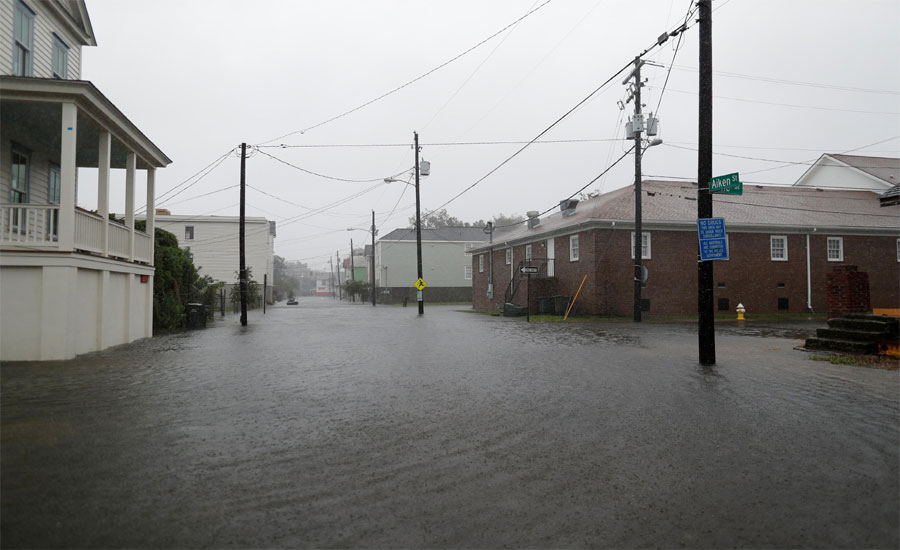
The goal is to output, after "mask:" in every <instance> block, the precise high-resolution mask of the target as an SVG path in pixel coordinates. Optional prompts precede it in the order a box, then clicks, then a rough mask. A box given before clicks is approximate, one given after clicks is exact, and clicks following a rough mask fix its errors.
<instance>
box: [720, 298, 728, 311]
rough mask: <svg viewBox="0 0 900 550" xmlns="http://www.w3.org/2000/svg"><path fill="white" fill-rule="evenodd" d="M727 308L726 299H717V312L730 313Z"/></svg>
mask: <svg viewBox="0 0 900 550" xmlns="http://www.w3.org/2000/svg"><path fill="white" fill-rule="evenodd" d="M730 310H731V308H730V307H728V298H719V311H730Z"/></svg>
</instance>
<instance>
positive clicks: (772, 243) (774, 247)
mask: <svg viewBox="0 0 900 550" xmlns="http://www.w3.org/2000/svg"><path fill="white" fill-rule="evenodd" d="M769 250H770V253H771V258H772V261H775V262H786V261H787V259H788V249H787V237H786V236H784V235H771V236H770V237H769Z"/></svg>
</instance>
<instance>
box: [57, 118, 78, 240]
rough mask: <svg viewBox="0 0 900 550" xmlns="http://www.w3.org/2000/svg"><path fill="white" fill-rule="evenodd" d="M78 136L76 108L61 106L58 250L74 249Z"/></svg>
mask: <svg viewBox="0 0 900 550" xmlns="http://www.w3.org/2000/svg"><path fill="white" fill-rule="evenodd" d="M77 136H78V107H76V106H75V104H74V103H63V104H62V130H61V139H60V152H59V175H60V180H61V181H60V190H59V228H58V230H57V233H58V235H59V236H58V241H57V242H58V243H59V249H60V250H66V251H71V250H73V249H74V248H75V175H76V170H77V169H76V167H75V150H76V145H77V139H76V138H77Z"/></svg>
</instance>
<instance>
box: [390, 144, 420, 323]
mask: <svg viewBox="0 0 900 550" xmlns="http://www.w3.org/2000/svg"><path fill="white" fill-rule="evenodd" d="M413 150H414V151H415V152H416V164H415V170H416V271H417V274H418V277H419V280H421V279H422V217H421V212H420V204H421V201H420V199H419V171H420V169H421V172H422V174H421V175H422V176H427V175H428V174H430V173H431V163H429V162H428V161H427V160H423V161H422V163H421V168H420V165H419V133H418V132H413ZM395 181H400V182H403V183H405V184H407V185H409V182H408V181H404V180H398V179H394V178H384V183H393V182H395ZM417 282H418V281H417ZM416 301H417V302H418V303H419V315H424V314H425V298H424V294H423V291H421V290H419V291H418V292H417V293H416Z"/></svg>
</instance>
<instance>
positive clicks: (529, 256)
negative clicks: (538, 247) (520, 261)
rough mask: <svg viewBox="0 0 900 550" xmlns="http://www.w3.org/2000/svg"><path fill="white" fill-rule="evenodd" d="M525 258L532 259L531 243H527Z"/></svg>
mask: <svg viewBox="0 0 900 550" xmlns="http://www.w3.org/2000/svg"><path fill="white" fill-rule="evenodd" d="M525 259H526V260H530V259H531V245H530V244H526V245H525Z"/></svg>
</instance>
